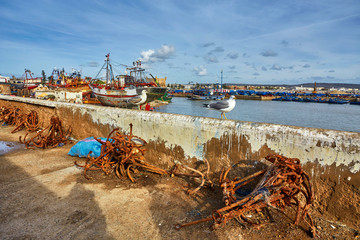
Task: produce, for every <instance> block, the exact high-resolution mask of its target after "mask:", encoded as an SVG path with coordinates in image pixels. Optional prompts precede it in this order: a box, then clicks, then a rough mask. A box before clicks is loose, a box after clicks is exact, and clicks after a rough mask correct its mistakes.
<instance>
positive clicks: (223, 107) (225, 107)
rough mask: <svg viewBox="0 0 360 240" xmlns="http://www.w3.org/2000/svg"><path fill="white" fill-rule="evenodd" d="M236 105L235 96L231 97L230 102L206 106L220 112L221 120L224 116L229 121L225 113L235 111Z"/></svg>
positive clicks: (225, 101) (224, 101)
mask: <svg viewBox="0 0 360 240" xmlns="http://www.w3.org/2000/svg"><path fill="white" fill-rule="evenodd" d="M235 105H236V101H235V96H230V98H229V99H228V100H223V101H219V102H215V103H210V104H204V106H205V107H207V108H208V109H213V110H217V111H220V112H221V119H222V117H223V116H224V118H225V119H227V118H226V116H225V113H227V112H230V111H231V110H233V109H234V108H235Z"/></svg>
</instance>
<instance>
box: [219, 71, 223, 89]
mask: <svg viewBox="0 0 360 240" xmlns="http://www.w3.org/2000/svg"><path fill="white" fill-rule="evenodd" d="M222 85H223V70H222V69H221V83H220V90H221V92H222Z"/></svg>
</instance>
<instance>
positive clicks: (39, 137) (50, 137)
mask: <svg viewBox="0 0 360 240" xmlns="http://www.w3.org/2000/svg"><path fill="white" fill-rule="evenodd" d="M46 130H48V131H47V132H46ZM45 132H46V133H45ZM28 134H29V133H26V135H25V137H24V140H22V139H21V136H20V137H19V141H20V143H23V144H25V147H26V148H27V149H34V148H35V147H38V148H54V147H57V146H59V145H61V144H66V143H68V142H71V140H70V135H71V127H69V128H68V130H67V131H64V130H63V127H62V124H61V120H60V119H59V117H56V116H53V117H51V119H50V124H49V125H48V126H47V127H46V128H44V129H42V130H41V131H39V132H37V133H36V134H35V135H34V136H33V137H31V138H30V139H28V140H26V137H27V136H28Z"/></svg>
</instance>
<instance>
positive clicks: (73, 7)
mask: <svg viewBox="0 0 360 240" xmlns="http://www.w3.org/2000/svg"><path fill="white" fill-rule="evenodd" d="M0 33H1V37H0V74H2V75H7V76H11V75H15V76H21V75H22V74H23V73H24V69H25V68H27V69H30V70H31V71H32V72H34V73H35V75H38V76H40V75H41V70H44V71H45V73H46V74H47V75H50V74H51V72H52V70H53V68H54V67H57V68H65V71H67V72H71V69H72V68H75V69H78V70H81V71H82V74H83V75H84V76H90V77H94V76H95V75H96V73H97V72H98V71H99V69H100V68H101V66H102V65H103V63H104V59H105V55H106V54H107V53H110V57H111V59H112V60H113V61H114V63H115V64H114V65H115V68H116V71H115V72H116V73H118V74H122V73H124V68H123V67H122V66H121V65H119V64H125V65H131V64H132V62H133V61H135V60H138V59H141V60H142V63H143V66H145V67H146V69H147V71H149V72H151V73H152V74H153V75H154V76H158V77H164V76H166V77H167V82H168V83H188V82H190V81H192V82H198V83H215V82H220V72H221V69H223V73H224V74H223V80H224V82H225V83H246V84H299V83H307V82H314V81H317V82H334V83H335V82H341V83H359V84H360V1H358V0H354V1H350V0H336V1H335V0H326V1H325V0H316V1H314V0H311V1H310V0H293V1H289V0H273V1H268V0H259V1H256V0H248V1H245V0H238V1H236V0H234V1H226V0H224V1H211V0H204V1H201V0H200V1H197V0H193V1H188V0H183V1H181V0H179V1H165V0H151V1H135V0H132V1H131V0H129V1H107V0H96V1H95V0H92V1H91V0H88V1H85V0H79V1H77V0H72V1H69V0H61V1H51V0H32V1H19V0H9V1H7V0H6V1H4V0H0Z"/></svg>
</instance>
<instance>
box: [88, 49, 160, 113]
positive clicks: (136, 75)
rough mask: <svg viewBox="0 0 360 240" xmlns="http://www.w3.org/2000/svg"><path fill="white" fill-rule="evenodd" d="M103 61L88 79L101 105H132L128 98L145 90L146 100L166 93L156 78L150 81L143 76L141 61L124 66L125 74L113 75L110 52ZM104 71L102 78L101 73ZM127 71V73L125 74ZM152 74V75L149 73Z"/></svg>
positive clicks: (123, 106) (125, 106)
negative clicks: (97, 70)
mask: <svg viewBox="0 0 360 240" xmlns="http://www.w3.org/2000/svg"><path fill="white" fill-rule="evenodd" d="M105 57H106V58H105V63H104V65H103V66H102V68H101V69H100V71H99V72H98V74H97V75H96V76H95V77H94V78H93V79H92V80H91V81H90V84H89V86H90V88H91V90H92V91H93V93H94V94H95V96H96V97H97V99H98V100H99V101H100V102H101V104H102V105H105V106H112V107H122V108H131V107H134V106H133V105H132V104H131V103H130V102H129V101H128V100H129V99H131V98H133V97H135V96H138V95H140V94H141V92H142V90H144V89H145V90H146V91H147V102H151V101H153V100H155V99H158V98H160V97H162V96H164V95H165V94H166V93H167V88H166V87H159V85H158V84H157V82H156V79H155V78H153V81H150V79H149V78H146V77H145V69H144V68H142V67H141V61H140V60H139V61H136V62H133V66H126V65H123V64H121V65H123V66H125V67H126V74H123V75H118V76H116V77H114V72H113V66H112V64H111V62H110V54H107V55H106V56H105ZM104 72H105V76H104V78H101V76H102V75H101V74H102V73H104ZM128 72H129V74H127V73H128ZM151 76H152V75H151Z"/></svg>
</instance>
